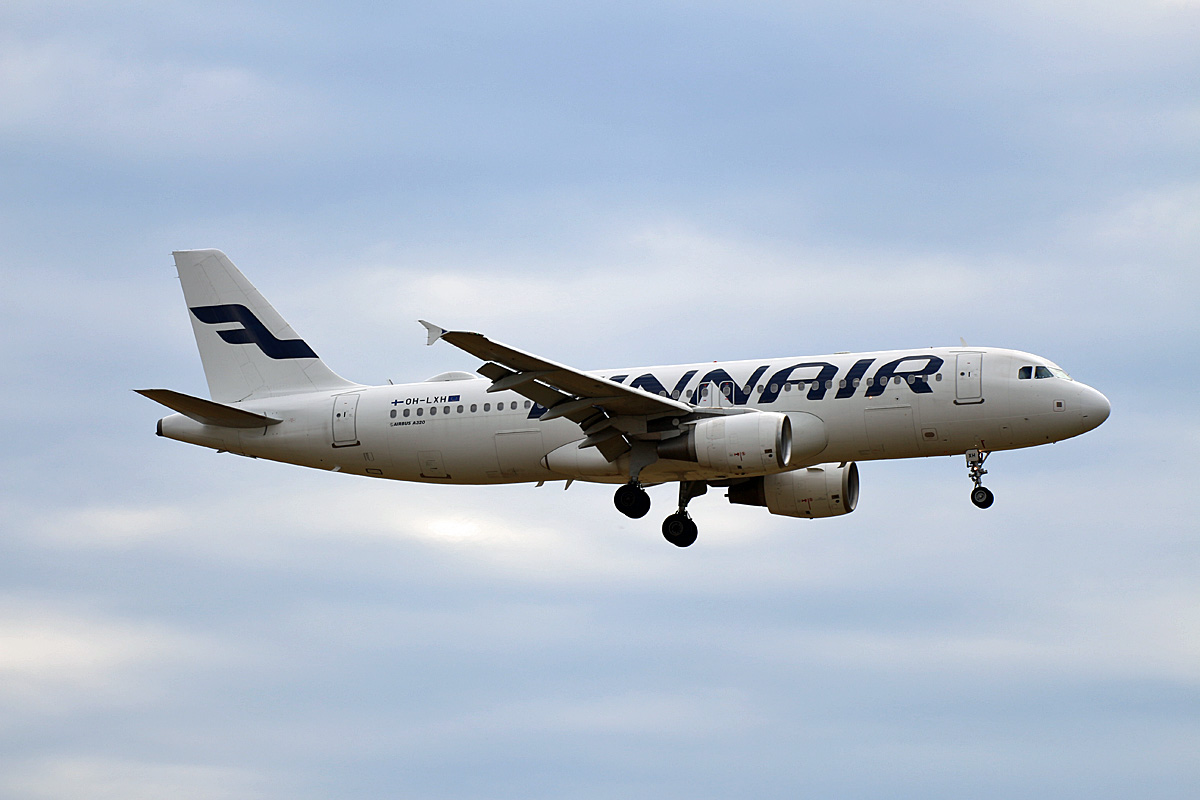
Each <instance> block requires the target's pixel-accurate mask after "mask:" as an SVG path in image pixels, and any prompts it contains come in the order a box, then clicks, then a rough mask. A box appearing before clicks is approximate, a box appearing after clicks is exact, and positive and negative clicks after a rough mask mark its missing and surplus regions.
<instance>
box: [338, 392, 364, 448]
mask: <svg viewBox="0 0 1200 800" xmlns="http://www.w3.org/2000/svg"><path fill="white" fill-rule="evenodd" d="M358 398H359V395H357V394H339V395H337V396H336V397H334V398H333V446H334V447H354V446H355V445H357V444H359V441H358V423H357V421H356V416H357V413H358Z"/></svg>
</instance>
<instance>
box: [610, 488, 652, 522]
mask: <svg viewBox="0 0 1200 800" xmlns="http://www.w3.org/2000/svg"><path fill="white" fill-rule="evenodd" d="M613 503H614V504H615V505H616V507H617V511H620V512H621V513H622V514H624V515H625V516H627V517H629V518H630V519H641V518H642V517H644V516H646V513H647V512H649V511H650V495H648V494H646V490H645V489H643V488H642V485H641V484H640V483H638V482H637V481H630V482H629V483H627V484H625V485H624V486H622V487H621V488H620V489H617V493H616V494H615V495H614V496H613Z"/></svg>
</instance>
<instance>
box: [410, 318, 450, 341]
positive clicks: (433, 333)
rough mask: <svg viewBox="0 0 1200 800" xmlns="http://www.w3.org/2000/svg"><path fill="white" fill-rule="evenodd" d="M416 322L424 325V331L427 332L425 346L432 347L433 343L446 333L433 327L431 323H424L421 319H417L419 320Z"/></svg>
mask: <svg viewBox="0 0 1200 800" xmlns="http://www.w3.org/2000/svg"><path fill="white" fill-rule="evenodd" d="M417 322H419V323H421V324H422V325H424V326H425V330H427V331H429V341H428V342H426V343H425V344H426V345H432V344H433V343H434V342H436V341H437V340H438V339H440V338H442V336H444V335H445V334H446V333H448V331H447V330H446V329H445V328H439V327H438V326H437V325H434V324H433V323H432V322H426V321H425V320H423V319H419V320H417Z"/></svg>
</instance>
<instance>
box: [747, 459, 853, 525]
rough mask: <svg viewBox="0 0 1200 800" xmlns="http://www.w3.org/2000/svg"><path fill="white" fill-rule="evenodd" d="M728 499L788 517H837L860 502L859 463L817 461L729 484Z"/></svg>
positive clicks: (849, 510) (846, 512)
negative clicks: (814, 464) (803, 466)
mask: <svg viewBox="0 0 1200 800" xmlns="http://www.w3.org/2000/svg"><path fill="white" fill-rule="evenodd" d="M727 496H728V498H729V502H731V503H738V504H740V505H744V506H766V507H767V510H768V511H770V512H771V513H772V514H783V515H785V516H789V517H810V518H816V517H836V516H840V515H841V514H849V513H850V512H851V511H853V510H854V507H855V506H856V505H858V465H857V464H855V463H854V462H853V461H849V462H843V463H841V464H817V465H816V466H813V467H807V468H805V469H798V470H794V471H792V472H783V473H779V474H776V475H764V476H763V477H761V478H751V479H750V480H748V481H743V482H742V483H738V484H735V485H733V486H730V487H729V494H728V495H727Z"/></svg>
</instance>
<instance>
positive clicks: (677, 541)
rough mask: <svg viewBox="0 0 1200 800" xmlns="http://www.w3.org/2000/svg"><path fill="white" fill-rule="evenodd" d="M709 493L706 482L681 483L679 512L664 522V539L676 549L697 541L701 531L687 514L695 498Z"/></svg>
mask: <svg viewBox="0 0 1200 800" xmlns="http://www.w3.org/2000/svg"><path fill="white" fill-rule="evenodd" d="M707 491H708V484H707V483H705V482H704V481H680V482H679V510H678V511H676V512H675V513H674V514H672V515H671V516H669V517H667V518H666V519H665V520H663V525H662V532H663V538H664V539H666V540H667V541H668V542H670V543H671V544H673V545H675V546H676V547H688V546H689V545H692V544H694V543H695V541H696V536H697V535H698V534H699V531H698V530H697V529H696V523H695V522H692V518H691V517H690V516H689V515H688V513H687V504H688V503H689V502H691V500H692V498H693V497H699V496H700V495H702V494H704V493H705V492H707Z"/></svg>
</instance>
